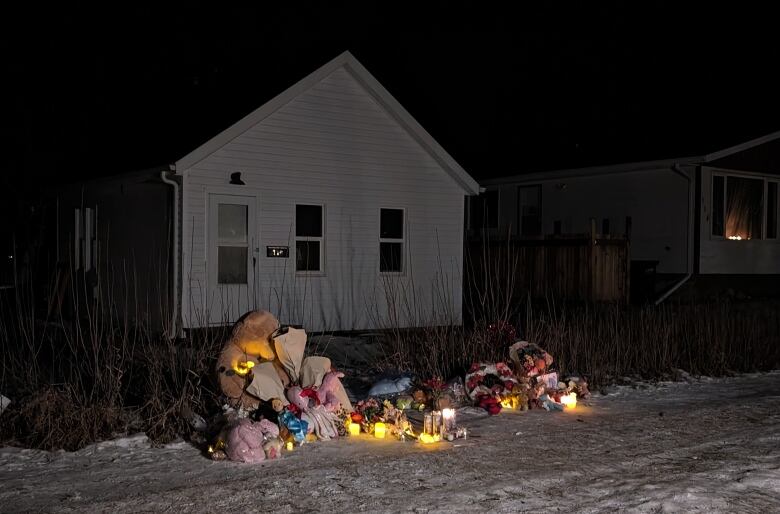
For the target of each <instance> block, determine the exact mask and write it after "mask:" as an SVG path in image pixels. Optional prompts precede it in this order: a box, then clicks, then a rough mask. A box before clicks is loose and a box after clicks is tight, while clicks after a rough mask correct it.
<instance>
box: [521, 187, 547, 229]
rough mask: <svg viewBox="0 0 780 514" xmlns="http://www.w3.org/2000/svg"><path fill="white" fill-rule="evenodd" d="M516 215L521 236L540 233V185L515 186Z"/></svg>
mask: <svg viewBox="0 0 780 514" xmlns="http://www.w3.org/2000/svg"><path fill="white" fill-rule="evenodd" d="M517 205H518V216H519V217H520V220H519V223H518V224H519V226H520V235H521V236H540V235H542V209H541V206H542V187H541V186H527V187H518V188H517Z"/></svg>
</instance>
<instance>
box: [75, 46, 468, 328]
mask: <svg viewBox="0 0 780 514" xmlns="http://www.w3.org/2000/svg"><path fill="white" fill-rule="evenodd" d="M141 176H142V178H138V175H136V179H137V180H140V184H136V185H135V186H128V185H126V184H125V185H123V184H124V181H126V180H128V179H127V178H126V177H125V176H123V177H117V178H115V179H107V180H104V181H102V182H101V184H103V186H102V187H106V185H107V184H108V185H109V187H110V188H111V190H112V194H113V196H112V197H111V200H110V202H111V206H107V207H103V206H102V203H103V202H102V201H103V200H104V199H105V198H108V197H106V196H104V195H105V193H106V192H105V191H102V192H101V191H97V192H94V191H91V189H94V188H93V187H92V186H90V185H86V186H83V187H84V188H86V189H85V190H88V192H87V193H86V194H84V193H82V196H84V200H83V201H81V202H80V203H78V204H75V205H79V210H78V211H76V225H77V226H79V227H84V226H85V225H84V223H85V221H84V219H83V218H84V215H85V213H86V219H87V221H86V223H87V225H86V228H80V229H79V230H78V231H77V233H76V234H75V235H74V234H72V232H73V230H70V235H66V236H64V237H63V240H75V241H82V242H81V243H80V244H77V245H76V247H77V249H76V253H75V262H76V264H77V267H78V264H79V263H82V264H83V262H84V259H87V261H88V265H91V264H90V263H89V259H92V258H93V257H92V255H94V253H93V251H91V250H90V249H89V248H91V247H90V243H86V245H87V246H86V247H84V244H85V243H84V242H83V240H84V237H85V233H86V238H87V240H89V239H90V238H92V239H102V238H103V237H108V234H104V235H101V230H103V229H105V228H106V227H108V226H109V225H111V226H112V230H111V234H110V237H111V239H112V241H113V242H117V241H118V242H119V243H120V246H121V248H120V249H115V250H113V251H112V253H111V255H112V257H111V259H110V261H111V262H112V263H113V265H114V266H117V265H118V263H119V262H120V261H121V260H122V259H125V260H129V259H130V258H131V256H132V255H133V254H134V253H135V254H136V258H135V261H136V265H138V266H140V265H141V263H139V262H137V261H138V260H139V256H138V253H142V254H144V255H143V256H142V258H143V259H144V260H145V261H149V260H150V259H153V257H154V256H155V255H157V253H159V252H158V250H157V246H158V245H159V244H160V241H162V243H164V244H163V248H164V250H165V252H169V253H168V254H167V255H170V256H171V260H170V261H167V262H170V267H169V268H170V273H169V275H168V276H169V277H173V278H172V279H171V280H170V289H171V291H172V296H173V297H174V298H175V301H173V302H172V303H171V305H172V307H173V312H172V318H171V319H172V321H171V323H172V324H175V325H177V330H178V328H182V327H183V328H192V327H202V326H207V325H213V324H221V323H230V322H233V321H235V320H236V319H237V318H238V317H239V316H241V315H242V314H244V313H245V312H247V311H249V310H251V309H256V308H263V309H268V310H270V311H271V312H273V313H275V314H276V315H277V316H278V317H279V319H280V320H281V321H282V322H283V323H290V324H300V325H303V326H304V327H305V328H306V329H308V330H312V331H325V330H364V329H375V328H381V327H383V326H387V325H392V326H400V327H403V326H414V325H421V324H435V323H449V322H455V323H458V322H460V320H461V297H462V293H461V289H462V272H463V226H464V208H465V207H464V206H465V202H464V197H465V196H467V195H472V194H477V193H478V191H479V186H478V184H477V183H476V182H475V181H474V179H472V178H471V177H470V176H469V175H468V173H466V172H465V171H464V170H463V168H461V167H460V166H459V165H458V164H457V163H456V162H455V161H454V160H453V158H452V157H451V156H450V155H449V154H448V153H447V152H446V151H445V150H444V149H443V148H442V147H441V146H439V144H437V143H436V141H434V140H433V138H432V137H431V136H430V134H428V133H427V132H426V131H425V130H424V129H423V128H422V127H421V126H420V125H419V124H418V123H417V122H416V121H415V120H414V119H413V118H412V117H411V116H410V115H409V113H408V112H407V111H406V110H404V108H403V107H402V106H401V105H400V104H399V103H398V102H397V101H396V100H395V99H394V98H393V97H392V96H391V95H390V94H389V93H388V92H387V90H386V89H385V88H384V87H382V85H381V84H379V82H377V81H376V79H374V77H372V76H371V74H370V73H369V72H368V71H367V70H366V69H365V68H364V67H363V66H362V65H361V64H360V63H359V62H358V61H357V60H356V59H355V58H354V57H353V56H352V55H351V54H350V53H349V52H345V53H343V54H341V55H339V56H338V57H336V58H335V59H333V60H332V61H330V62H328V63H327V64H325V65H324V66H322V67H321V68H319V69H318V70H316V71H314V72H313V73H312V74H310V75H309V76H307V77H305V78H304V79H302V80H301V81H299V82H298V83H296V84H295V85H293V86H292V87H290V88H289V89H287V90H286V91H284V92H283V93H281V94H280V95H278V96H277V97H275V98H273V99H272V100H270V101H269V102H267V103H266V104H265V105H263V106H262V107H260V108H259V109H257V110H255V111H254V112H252V113H250V114H249V115H247V116H246V117H245V118H243V119H242V120H240V121H238V122H237V123H236V124H234V125H233V126H231V127H229V128H227V129H226V130H224V131H223V132H221V133H220V134H218V135H216V136H215V137H214V138H213V139H211V140H209V141H207V142H206V143H204V144H203V145H201V146H200V147H198V148H197V149H195V150H194V151H193V152H191V153H189V154H188V155H186V156H184V157H182V158H181V159H179V160H178V161H176V162H175V163H174V164H172V165H170V167H169V169H166V170H159V171H154V170H153V171H152V172H146V173H143V174H141ZM150 180H152V181H153V182H154V183H153V184H150V183H149V181H150ZM120 188H121V191H120ZM143 188H151V189H153V190H154V192H153V193H152V194H150V196H148V197H146V198H144V199H138V198H137V195H136V193H141V192H142V191H143ZM122 195H124V196H122ZM128 195H131V196H128ZM132 195H136V196H135V197H132ZM71 203H73V202H72V201H71ZM93 205H96V206H97V209H94V208H93V207H90V206H93ZM174 206H175V208H174ZM72 207H73V206H70V205H66V203H65V202H63V201H60V210H61V211H62V215H61V220H62V221H61V224H62V223H66V224H67V223H70V226H71V227H72V226H73V221H70V222H68V221H67V220H73V214H72V211H70V212H71V213H70V214H68V212H66V211H68V210H69V209H72ZM87 208H89V210H88V211H87ZM95 210H97V213H98V216H97V221H95V220H94V219H93V218H94V216H95V214H94V213H95ZM79 216H81V218H79ZM63 226H64V225H63ZM95 226H97V227H100V230H98V229H95V228H91V227H95ZM118 227H121V228H118ZM147 229H150V230H151V232H149V233H148V234H147V235H145V234H146V231H147ZM61 233H62V234H65V233H66V231H65V230H63V231H61ZM74 238H75V239H74ZM100 245H105V246H110V243H109V242H108V241H105V242H104V243H100ZM100 245H96V246H100ZM78 248H87V249H86V250H84V249H81V250H79V249H78ZM71 253H73V252H71ZM147 253H148V254H149V255H146V254H147ZM82 267H83V266H82ZM163 268H165V269H166V270H167V269H168V266H163ZM164 278H165V280H169V279H168V278H167V277H164ZM143 294H144V295H147V296H148V295H149V293H148V292H146V291H144V292H143ZM153 295H154V298H163V297H164V296H160V295H158V293H157V292H155V293H153Z"/></svg>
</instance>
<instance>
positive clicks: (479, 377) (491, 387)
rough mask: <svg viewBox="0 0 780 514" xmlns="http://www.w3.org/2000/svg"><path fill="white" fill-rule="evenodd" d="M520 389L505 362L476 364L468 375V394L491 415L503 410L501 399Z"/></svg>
mask: <svg viewBox="0 0 780 514" xmlns="http://www.w3.org/2000/svg"><path fill="white" fill-rule="evenodd" d="M519 388H520V384H519V382H518V381H517V379H516V378H515V377H514V376H513V374H512V370H511V368H510V367H509V366H508V365H507V364H506V363H505V362H497V363H495V364H488V363H484V362H475V363H474V364H472V366H471V368H470V369H469V372H468V374H467V375H466V393H467V394H468V395H469V398H471V400H472V401H474V402H475V403H476V404H477V405H479V406H480V407H482V408H483V409H485V410H487V411H488V413H490V414H496V413H498V411H500V410H501V404H500V398H503V397H505V396H507V395H508V394H511V393H514V392H516V391H518V390H519Z"/></svg>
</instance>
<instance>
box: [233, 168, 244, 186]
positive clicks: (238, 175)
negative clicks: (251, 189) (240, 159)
mask: <svg viewBox="0 0 780 514" xmlns="http://www.w3.org/2000/svg"><path fill="white" fill-rule="evenodd" d="M230 183H231V184H233V185H235V186H245V185H246V184H244V181H243V180H241V172H240V171H237V172H235V173H231V174H230Z"/></svg>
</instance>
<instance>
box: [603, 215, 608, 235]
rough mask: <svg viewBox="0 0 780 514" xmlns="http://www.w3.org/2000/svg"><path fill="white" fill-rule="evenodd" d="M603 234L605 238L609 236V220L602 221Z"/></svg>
mask: <svg viewBox="0 0 780 514" xmlns="http://www.w3.org/2000/svg"><path fill="white" fill-rule="evenodd" d="M601 233H602V234H604V235H605V236H608V235H609V218H604V219H603V220H601Z"/></svg>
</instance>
